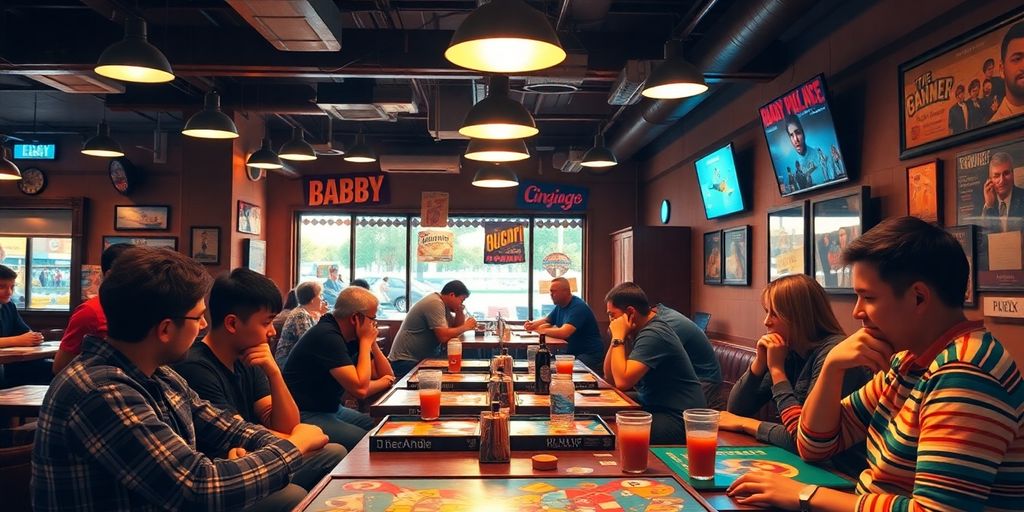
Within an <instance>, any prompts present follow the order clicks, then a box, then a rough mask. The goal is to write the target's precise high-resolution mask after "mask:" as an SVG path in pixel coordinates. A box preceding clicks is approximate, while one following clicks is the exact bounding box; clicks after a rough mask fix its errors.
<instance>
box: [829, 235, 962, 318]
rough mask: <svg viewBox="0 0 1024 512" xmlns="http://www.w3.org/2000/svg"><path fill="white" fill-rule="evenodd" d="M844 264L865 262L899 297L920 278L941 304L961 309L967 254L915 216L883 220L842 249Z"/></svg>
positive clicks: (953, 241) (948, 236) (951, 239)
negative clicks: (934, 293)
mask: <svg viewBox="0 0 1024 512" xmlns="http://www.w3.org/2000/svg"><path fill="white" fill-rule="evenodd" d="M842 257H843V262H844V263H845V264H847V265H852V264H854V263H858V262H860V263H868V264H870V265H871V266H873V267H874V268H875V270H877V271H878V275H879V277H880V278H881V279H882V281H884V282H885V283H887V284H888V285H889V286H891V287H892V289H893V292H895V294H896V295H897V296H902V295H903V294H904V293H906V291H907V289H908V288H909V287H910V285H912V284H913V283H915V282H917V281H921V282H923V283H925V284H926V285H927V286H928V287H929V288H931V289H932V290H934V291H935V292H936V294H937V295H938V296H939V300H941V301H942V303H943V304H945V305H946V306H949V307H951V308H962V307H963V305H964V294H965V293H966V292H967V273H968V268H969V267H968V265H967V256H965V255H964V250H963V248H961V247H960V243H959V242H957V241H956V239H955V238H953V235H951V234H949V233H947V232H946V231H945V230H944V229H942V228H939V227H936V226H934V225H932V224H929V223H927V222H925V221H923V220H921V219H918V218H916V217H896V218H892V219H887V220H885V221H883V222H882V223H880V224H879V225H877V226H875V227H874V228H872V229H870V230H869V231H868V232H867V233H864V234H863V235H861V236H860V237H859V238H857V239H856V240H854V241H853V242H851V243H850V245H848V246H846V249H844V250H843V254H842Z"/></svg>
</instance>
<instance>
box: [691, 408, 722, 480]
mask: <svg viewBox="0 0 1024 512" xmlns="http://www.w3.org/2000/svg"><path fill="white" fill-rule="evenodd" d="M683 423H685V424H686V463H687V465H688V466H689V468H690V478H692V479H694V480H711V479H713V478H715V453H716V451H717V447H718V411H716V410H714V409H687V410H685V411H683Z"/></svg>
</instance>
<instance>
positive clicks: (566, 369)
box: [555, 361, 573, 375]
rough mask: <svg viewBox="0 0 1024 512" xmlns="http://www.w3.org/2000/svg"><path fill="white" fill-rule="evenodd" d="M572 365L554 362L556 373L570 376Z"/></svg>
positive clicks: (569, 362) (570, 362) (571, 363)
mask: <svg viewBox="0 0 1024 512" xmlns="http://www.w3.org/2000/svg"><path fill="white" fill-rule="evenodd" d="M572 365H573V362H572V361H555V368H556V369H557V370H558V373H564V374H569V375H572Z"/></svg>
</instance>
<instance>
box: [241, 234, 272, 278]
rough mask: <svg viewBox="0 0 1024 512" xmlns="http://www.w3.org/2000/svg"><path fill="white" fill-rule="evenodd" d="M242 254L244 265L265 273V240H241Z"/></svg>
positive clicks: (254, 270)
mask: <svg viewBox="0 0 1024 512" xmlns="http://www.w3.org/2000/svg"><path fill="white" fill-rule="evenodd" d="M242 254H243V255H244V256H245V262H244V264H245V266H246V268H248V269H249V270H252V271H253V272H259V273H260V274H266V273H267V242H266V241H265V240H253V239H252V238H246V239H245V240H242Z"/></svg>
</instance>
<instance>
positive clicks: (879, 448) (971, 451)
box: [797, 322, 1024, 511]
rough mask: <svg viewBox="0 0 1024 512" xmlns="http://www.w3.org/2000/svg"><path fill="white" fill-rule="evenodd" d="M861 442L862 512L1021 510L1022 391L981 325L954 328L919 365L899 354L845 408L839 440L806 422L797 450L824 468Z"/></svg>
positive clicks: (1010, 364) (1023, 457) (1017, 375)
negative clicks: (825, 463) (863, 456)
mask: <svg viewBox="0 0 1024 512" xmlns="http://www.w3.org/2000/svg"><path fill="white" fill-rule="evenodd" d="M864 439H867V462H868V468H867V469H866V470H864V471H863V472H862V473H861V474H860V478H859V479H858V482H857V494H859V495H861V496H860V498H859V499H858V500H857V508H856V510H858V511H860V510H886V511H888V510H897V511H903V510H915V511H916V510H933V511H974V510H1021V507H1022V506H1024V387H1022V386H1021V376H1020V372H1019V371H1018V369H1017V365H1016V364H1015V363H1014V360H1013V357H1012V356H1011V355H1010V353H1009V352H1007V351H1006V350H1005V349H1004V348H1003V345H1002V344H1001V343H999V341H998V340H996V339H995V338H994V337H993V336H992V334H991V333H989V332H988V331H986V330H985V328H984V325H983V324H982V322H964V323H962V324H960V325H957V326H956V327H954V328H953V329H951V330H950V331H949V332H947V333H946V334H945V335H943V336H942V337H940V338H939V339H938V340H936V342H935V343H934V344H933V345H932V346H931V348H929V349H928V350H926V351H925V352H924V353H923V354H921V355H920V356H917V357H915V355H914V354H912V353H910V352H909V351H904V352H900V353H898V354H896V355H894V356H893V358H892V361H891V367H890V369H889V371H887V372H879V373H878V374H876V375H875V377H874V379H872V381H871V382H869V383H868V384H867V385H865V386H864V387H863V388H861V389H860V390H859V391H857V392H855V393H854V394H852V395H850V396H848V397H846V398H845V399H844V400H843V401H842V412H841V419H840V423H839V427H838V428H837V430H836V431H835V432H827V433H817V432H810V431H808V430H807V428H806V427H805V425H804V424H803V422H801V425H800V431H799V434H798V437H797V447H798V448H799V450H800V455H801V456H802V457H803V458H804V459H806V460H812V461H820V460H825V459H828V458H829V457H830V456H831V455H832V454H834V453H836V452H838V451H840V450H843V449H845V448H846V447H848V446H850V445H852V444H854V443H857V442H859V441H861V440H864Z"/></svg>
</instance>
